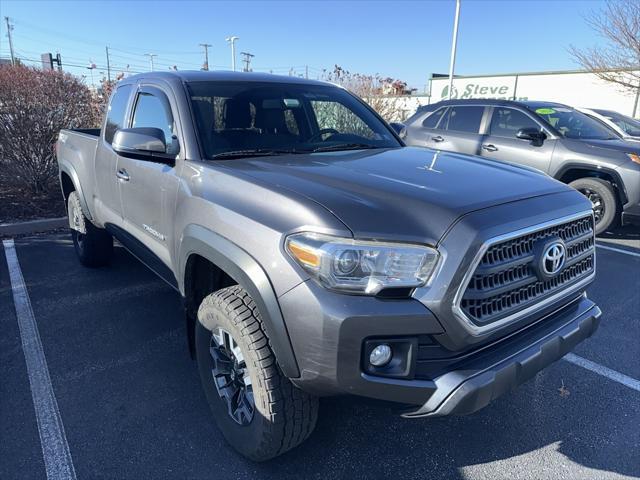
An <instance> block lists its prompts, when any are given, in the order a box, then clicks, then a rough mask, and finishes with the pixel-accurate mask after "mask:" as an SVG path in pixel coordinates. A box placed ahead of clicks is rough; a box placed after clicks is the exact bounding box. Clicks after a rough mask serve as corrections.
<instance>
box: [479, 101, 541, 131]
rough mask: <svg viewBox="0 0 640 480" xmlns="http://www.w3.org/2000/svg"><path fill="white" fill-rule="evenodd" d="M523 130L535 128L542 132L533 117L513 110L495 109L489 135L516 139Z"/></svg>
mask: <svg viewBox="0 0 640 480" xmlns="http://www.w3.org/2000/svg"><path fill="white" fill-rule="evenodd" d="M521 128H535V129H536V130H540V125H538V124H537V123H536V122H535V121H534V120H533V119H532V118H531V117H529V116H528V115H526V114H524V113H522V112H521V111H519V110H514V109H513V108H498V107H496V108H494V110H493V115H492V117H491V126H490V127H489V134H490V135H495V136H498V137H510V138H515V136H516V133H518V130H520V129H521Z"/></svg>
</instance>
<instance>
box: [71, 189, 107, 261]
mask: <svg viewBox="0 0 640 480" xmlns="http://www.w3.org/2000/svg"><path fill="white" fill-rule="evenodd" d="M67 213H68V215H69V226H70V227H71V238H72V240H73V246H74V248H75V250H76V254H77V255H78V259H79V260H80V263H81V264H82V265H84V266H85V267H91V268H93V267H102V266H104V265H108V264H109V262H110V261H111V256H112V255H113V237H112V236H111V235H110V234H109V233H108V232H107V231H106V230H104V229H102V228H98V227H96V226H95V225H94V224H93V223H91V222H90V221H89V220H88V219H87V217H85V215H84V213H83V211H82V206H81V204H80V197H79V196H78V193H77V192H75V191H73V192H71V193H70V194H69V199H68V200H67Z"/></svg>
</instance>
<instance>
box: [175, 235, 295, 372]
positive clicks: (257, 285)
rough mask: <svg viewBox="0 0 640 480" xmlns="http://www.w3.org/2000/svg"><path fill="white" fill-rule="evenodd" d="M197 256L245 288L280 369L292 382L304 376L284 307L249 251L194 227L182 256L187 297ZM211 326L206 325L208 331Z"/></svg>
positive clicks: (181, 281)
mask: <svg viewBox="0 0 640 480" xmlns="http://www.w3.org/2000/svg"><path fill="white" fill-rule="evenodd" d="M193 254H197V255H200V256H201V257H203V258H206V259H207V260H209V261H210V262H211V263H213V264H214V265H216V266H217V267H219V268H220V269H222V270H223V271H224V272H225V273H226V274H227V275H229V276H230V277H231V278H233V279H234V280H235V281H236V282H238V284H239V285H240V286H241V287H242V288H244V289H245V290H246V291H247V292H248V293H249V295H251V298H253V300H254V302H255V303H256V305H257V307H258V311H259V312H260V316H261V317H262V322H263V326H264V329H265V330H266V334H267V336H268V337H269V343H270V345H271V348H272V349H273V352H274V353H275V355H276V359H277V362H278V365H279V366H280V368H281V369H282V372H283V373H284V374H285V375H286V376H287V377H289V378H297V377H299V376H300V370H299V369H298V364H297V362H296V358H295V354H294V353H293V347H292V346H291V341H290V339H289V333H288V332H287V327H286V325H285V323H284V318H283V317H282V312H281V311H280V304H279V303H278V298H277V297H276V294H275V291H274V290H273V287H272V285H271V282H270V281H269V277H268V276H267V274H266V272H265V271H264V269H263V268H262V267H261V266H260V264H259V263H258V262H257V261H256V260H255V259H254V258H253V257H252V256H251V255H249V253H247V252H246V251H245V250H243V249H242V248H240V247H239V246H237V245H236V244H235V243H233V242H231V241H230V240H228V239H227V238H225V237H223V236H221V235H218V234H217V233H215V232H212V231H211V230H208V229H206V228H204V227H202V226H199V225H194V224H190V225H188V226H187V227H186V228H185V229H184V232H183V234H182V238H181V243H180V247H179V255H178V272H179V275H178V286H179V290H180V293H181V294H182V295H183V296H184V294H185V277H184V276H185V270H186V267H187V261H188V259H189V257H190V256H191V255H193ZM206 326H207V325H205V327H206Z"/></svg>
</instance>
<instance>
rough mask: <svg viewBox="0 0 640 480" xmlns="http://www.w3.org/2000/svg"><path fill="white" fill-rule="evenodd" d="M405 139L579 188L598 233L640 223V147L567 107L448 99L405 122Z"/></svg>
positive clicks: (417, 144) (541, 103) (540, 103)
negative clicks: (508, 164)
mask: <svg viewBox="0 0 640 480" xmlns="http://www.w3.org/2000/svg"><path fill="white" fill-rule="evenodd" d="M402 136H403V137H404V140H405V142H406V143H407V144H408V145H415V146H421V147H429V148H434V149H438V150H447V151H453V152H460V153H466V154H469V155H479V156H482V157H485V158H490V159H494V160H500V161H504V162H512V163H517V164H520V165H525V166H529V167H533V168H535V169H538V170H540V171H542V172H545V173H547V174H548V175H550V176H552V177H553V178H556V179H558V180H560V181H562V182H565V183H568V184H569V185H570V186H572V187H573V188H575V189H576V190H578V191H580V192H582V193H583V194H584V195H585V196H586V197H587V198H589V200H591V203H592V204H593V210H594V214H595V219H596V233H601V232H604V231H605V230H607V229H610V228H612V227H614V226H615V225H616V224H617V223H618V222H619V221H622V223H638V222H640V145H638V144H637V143H631V142H626V141H624V140H622V139H621V138H620V137H619V136H617V135H615V134H614V133H613V132H612V131H611V130H610V129H608V128H606V127H605V126H603V125H602V124H601V123H600V122H597V121H596V120H594V119H592V118H591V117H589V116H587V115H585V114H584V113H582V112H579V111H577V110H575V109H573V108H571V107H567V106H566V105H561V104H559V103H549V102H529V101H507V100H488V99H486V100H485V99H474V100H448V101H442V102H438V103H434V104H431V105H427V106H425V107H422V108H420V109H418V111H417V112H416V113H415V114H414V115H413V116H412V117H410V118H409V119H408V120H407V121H406V122H405V129H403V131H402Z"/></svg>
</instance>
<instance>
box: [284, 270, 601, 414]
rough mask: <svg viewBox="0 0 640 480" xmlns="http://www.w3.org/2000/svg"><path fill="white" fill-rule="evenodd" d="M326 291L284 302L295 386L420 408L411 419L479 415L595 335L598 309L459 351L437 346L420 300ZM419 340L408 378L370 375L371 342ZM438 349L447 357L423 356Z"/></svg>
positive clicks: (577, 301)
mask: <svg viewBox="0 0 640 480" xmlns="http://www.w3.org/2000/svg"><path fill="white" fill-rule="evenodd" d="M346 299H348V300H347V301H345V296H344V295H340V294H336V293H332V292H329V291H327V290H325V289H324V288H322V287H320V286H318V285H317V284H315V283H314V282H305V283H303V284H301V285H300V286H298V287H296V288H295V289H293V290H292V291H290V292H288V293H287V294H285V295H284V296H282V297H281V298H280V305H281V308H282V311H283V314H284V316H285V318H287V319H289V318H292V319H295V321H292V322H288V323H287V328H288V331H289V334H290V337H291V340H292V344H293V347H294V350H295V354H296V358H297V360H298V363H299V365H300V371H301V375H300V377H298V378H294V379H291V380H292V381H293V382H294V383H295V384H296V385H297V386H298V387H299V388H301V389H303V390H305V391H307V392H309V393H312V394H314V395H321V396H323V395H337V394H345V393H347V394H353V395H360V396H365V397H370V398H377V399H381V400H388V401H393V402H399V403H403V404H406V405H421V406H420V407H417V408H413V409H411V410H409V411H408V413H405V414H404V416H406V417H419V416H438V415H448V414H458V413H460V414H462V413H471V412H474V411H476V410H478V409H480V408H482V407H484V406H485V405H487V404H488V403H489V402H490V401H491V400H493V399H495V398H496V397H498V396H499V395H501V394H503V393H505V392H507V391H508V390H510V389H512V388H514V387H515V386H517V385H518V384H520V383H522V382H524V381H526V380H527V379H529V378H530V377H532V376H534V375H535V374H536V373H537V372H538V371H540V370H541V369H543V368H544V367H546V366H547V365H549V364H550V363H552V362H554V361H555V360H558V359H559V358H561V357H562V356H564V355H565V354H566V353H568V352H570V351H571V350H573V349H574V347H575V346H576V345H577V344H578V343H580V342H581V341H583V340H585V339H586V338H588V337H589V336H591V335H592V334H593V333H594V332H595V330H596V329H597V327H598V323H599V319H600V314H601V312H600V310H599V309H598V307H597V306H596V305H595V304H594V303H593V302H592V301H591V300H589V299H588V298H586V296H585V295H584V294H582V295H579V296H577V297H574V298H573V300H572V301H570V302H569V303H568V304H565V305H564V306H562V307H555V310H551V311H548V312H545V314H544V315H542V316H541V317H539V318H537V319H536V320H535V321H534V322H533V323H532V324H529V325H526V326H524V327H521V328H519V329H518V330H515V331H512V332H509V333H508V334H505V335H504V336H502V337H500V338H497V339H491V340H489V341H487V342H486V343H483V344H481V345H479V346H475V347H471V348H470V349H468V350H464V351H460V352H456V351H448V350H446V349H443V348H442V347H440V346H438V342H437V341H435V340H434V341H433V343H432V345H431V346H426V347H425V346H424V345H423V344H422V343H421V342H422V340H421V339H424V338H431V339H437V338H438V337H440V336H441V335H442V334H443V333H444V330H443V328H442V326H441V325H440V323H439V322H438V320H437V319H436V318H435V317H434V315H433V314H432V313H431V312H430V311H429V310H428V309H427V308H426V307H425V306H424V305H422V304H421V303H420V302H417V301H416V300H413V299H409V300H381V299H377V298H371V297H359V296H352V297H348V296H347V297H346ZM414 338H415V339H418V340H419V342H418V343H419V345H418V348H417V349H416V351H415V352H413V353H415V356H414V357H412V358H410V364H411V367H410V368H409V369H408V370H407V375H406V377H404V378H400V377H397V376H395V377H394V376H381V375H374V374H370V373H367V369H366V363H365V362H366V359H365V356H366V355H365V353H364V352H365V351H366V344H367V342H368V341H369V340H371V339H374V340H375V339H400V340H403V339H404V340H406V339H414ZM429 348H436V349H438V351H440V352H442V351H443V350H444V351H445V353H446V352H448V353H446V355H445V356H444V357H443V356H442V355H441V354H439V355H436V356H433V355H430V354H429V353H427V358H425V357H424V355H423V353H424V352H425V351H426V350H427V349H429Z"/></svg>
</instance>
